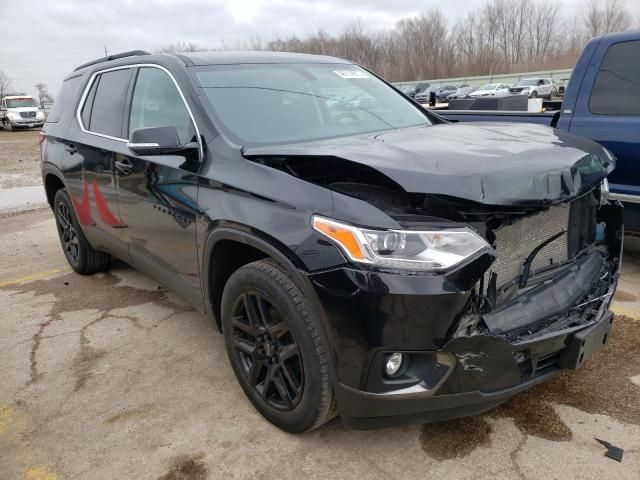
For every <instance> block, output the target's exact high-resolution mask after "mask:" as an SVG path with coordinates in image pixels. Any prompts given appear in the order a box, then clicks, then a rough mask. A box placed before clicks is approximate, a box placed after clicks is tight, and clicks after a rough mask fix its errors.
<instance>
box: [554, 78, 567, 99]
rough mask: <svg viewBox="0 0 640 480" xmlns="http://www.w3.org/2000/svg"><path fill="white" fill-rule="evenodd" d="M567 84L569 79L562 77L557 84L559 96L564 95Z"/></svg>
mask: <svg viewBox="0 0 640 480" xmlns="http://www.w3.org/2000/svg"><path fill="white" fill-rule="evenodd" d="M568 85H569V79H568V78H563V79H562V80H561V83H560V85H558V86H557V95H558V96H559V97H564V92H565V91H566V89H567V86H568Z"/></svg>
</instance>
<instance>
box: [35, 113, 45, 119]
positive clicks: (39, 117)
mask: <svg viewBox="0 0 640 480" xmlns="http://www.w3.org/2000/svg"><path fill="white" fill-rule="evenodd" d="M36 118H37V119H38V120H44V113H43V112H38V113H36Z"/></svg>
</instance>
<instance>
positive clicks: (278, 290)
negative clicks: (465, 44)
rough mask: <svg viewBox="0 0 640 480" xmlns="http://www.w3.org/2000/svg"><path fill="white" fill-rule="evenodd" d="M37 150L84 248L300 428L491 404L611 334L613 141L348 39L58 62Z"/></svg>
mask: <svg viewBox="0 0 640 480" xmlns="http://www.w3.org/2000/svg"><path fill="white" fill-rule="evenodd" d="M41 147H42V173H43V179H44V186H45V188H46V193H47V197H48V199H49V202H50V204H51V207H52V209H53V212H54V215H55V218H56V221H57V228H58V232H59V235H60V240H61V243H62V246H63V250H64V253H65V255H66V257H67V259H68V261H69V263H70V264H71V266H72V267H73V269H74V270H75V271H76V272H78V273H81V274H90V273H93V272H96V271H98V270H102V269H105V268H107V267H108V265H109V261H110V259H111V258H112V257H117V258H120V259H122V260H124V261H126V262H128V263H130V264H131V265H133V266H135V267H136V268H139V269H141V270H144V271H145V272H148V273H149V274H150V275H152V276H154V277H155V278H157V279H158V280H159V281H161V282H163V283H164V284H166V285H167V286H169V287H170V288H172V289H173V290H175V291H176V292H178V293H180V294H181V295H182V296H184V297H185V298H186V299H188V300H189V301H190V302H191V303H192V304H193V306H194V307H195V308H196V309H198V310H199V311H201V312H203V313H205V314H206V315H207V316H208V317H210V318H212V319H213V320H214V321H215V322H216V323H217V325H218V327H219V328H220V330H221V331H222V333H223V334H224V338H225V343H226V348H227V352H228V355H229V359H230V363H231V366H232V367H233V370H234V372H235V374H236V376H237V378H238V381H239V383H240V385H241V386H242V388H243V389H244V391H245V393H246V394H247V396H248V397H249V399H250V400H251V402H253V404H254V405H255V407H256V408H257V409H258V410H259V411H260V412H261V413H262V414H263V415H264V416H265V417H266V418H267V419H269V420H270V421H271V422H273V423H274V424H275V425H277V426H278V427H280V428H282V429H285V430H287V431H291V432H302V431H306V430H309V429H312V428H315V427H318V426H319V425H321V424H323V423H324V422H326V421H327V420H329V419H330V418H332V416H334V415H335V414H336V413H338V412H339V414H340V416H341V417H342V420H343V421H344V422H345V423H346V424H347V425H350V426H352V427H356V428H365V427H376V426H383V425H389V424H397V423H403V422H424V421H435V420H444V419H449V418H454V417H459V416H462V415H469V414H474V413H478V412H481V411H484V410H486V409H488V408H491V407H493V406H496V405H498V404H499V403H501V402H503V401H505V400H506V399H507V398H509V397H510V396H512V395H513V394H515V393H517V392H519V391H521V390H523V389H526V388H528V387H530V386H532V385H534V384H537V383H539V382H541V381H543V380H545V379H547V378H549V377H550V376H552V375H554V374H556V373H558V372H559V371H560V370H561V369H563V368H576V367H578V366H579V365H581V364H582V363H583V362H584V361H585V360H586V359H587V358H588V357H589V355H590V354H591V353H593V352H594V351H596V350H597V349H598V348H600V347H602V345H603V344H604V343H605V342H606V340H607V335H608V332H609V329H610V326H611V321H612V314H611V313H610V312H609V311H608V306H609V303H610V301H611V297H612V295H613V292H614V289H615V286H616V283H617V278H618V272H619V270H620V257H621V239H622V221H621V218H622V213H621V206H620V205H619V204H617V203H614V202H611V201H609V200H608V197H607V194H608V189H607V183H606V176H607V174H608V173H609V172H611V170H612V169H613V167H614V164H615V159H614V158H613V156H612V155H611V154H610V153H609V152H608V151H607V150H606V149H604V148H602V147H600V146H599V145H597V144H595V143H593V142H590V141H587V140H584V139H581V138H578V137H574V136H572V135H570V134H566V133H562V132H559V131H555V130H552V129H550V128H546V127H543V126H538V125H525V124H481V123H477V124H455V123H453V124H452V123H449V122H447V121H445V120H443V119H442V118H440V117H438V116H437V115H434V114H433V113H430V112H427V111H425V110H424V109H422V108H421V107H420V106H419V105H418V104H416V103H415V102H413V101H412V100H410V99H408V98H407V97H406V96H404V95H403V94H401V93H400V92H399V91H398V90H396V89H395V88H393V87H391V86H390V85H389V84H387V83H386V82H385V81H383V80H381V79H380V78H378V77H377V76H376V75H375V74H373V73H371V72H369V71H367V70H365V69H363V68H361V67H359V66H358V65H354V64H353V63H350V62H347V61H344V60H340V59H337V58H331V57H321V56H309V55H298V54H284V53H266V52H262V53H253V52H245V53H229V52H226V53H224V52H219V53H190V54H184V55H182V54H175V55H168V54H167V55H150V54H147V53H145V52H140V51H136V52H129V53H126V54H121V55H117V56H112V57H107V58H104V59H101V60H98V61H95V62H91V63H90V64H87V65H83V66H81V67H78V68H77V69H76V70H75V71H74V72H73V73H72V74H71V75H69V76H68V77H67V78H66V79H65V81H64V84H63V87H62V90H61V92H60V93H59V95H58V98H57V100H56V103H55V106H54V108H53V111H52V112H51V113H50V115H49V118H48V120H47V123H46V124H45V126H44V129H43V133H42V143H41Z"/></svg>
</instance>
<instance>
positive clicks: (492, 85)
mask: <svg viewBox="0 0 640 480" xmlns="http://www.w3.org/2000/svg"><path fill="white" fill-rule="evenodd" d="M497 86H498V84H497V83H489V84H487V85H483V86H481V87H480V88H479V89H478V90H495V89H496V87H497Z"/></svg>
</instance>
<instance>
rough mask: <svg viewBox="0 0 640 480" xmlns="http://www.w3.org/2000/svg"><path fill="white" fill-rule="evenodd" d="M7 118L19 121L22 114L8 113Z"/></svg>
mask: <svg viewBox="0 0 640 480" xmlns="http://www.w3.org/2000/svg"><path fill="white" fill-rule="evenodd" d="M7 118H8V119H9V120H18V119H19V118H20V114H19V113H16V112H8V113H7Z"/></svg>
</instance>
